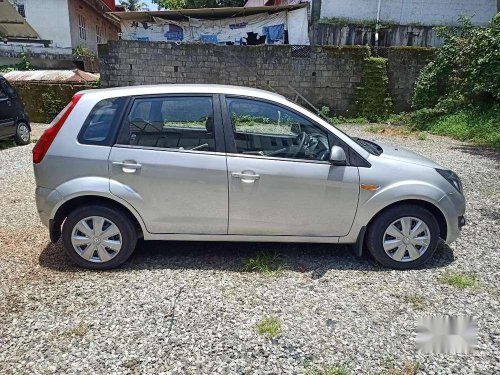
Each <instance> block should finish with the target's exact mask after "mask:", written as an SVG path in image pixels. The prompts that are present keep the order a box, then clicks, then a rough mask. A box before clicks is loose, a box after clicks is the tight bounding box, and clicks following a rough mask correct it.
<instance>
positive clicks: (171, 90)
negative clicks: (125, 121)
mask: <svg viewBox="0 0 500 375" xmlns="http://www.w3.org/2000/svg"><path fill="white" fill-rule="evenodd" d="M80 94H85V95H95V96H97V97H99V99H104V98H114V97H120V96H134V95H158V94H226V95H239V96H251V97H256V98H262V99H270V100H273V99H274V100H277V99H280V100H283V99H285V100H286V98H285V97H284V96H282V95H279V94H276V93H273V92H271V91H266V90H261V89H256V88H251V87H243V86H229V85H207V84H182V85H180V84H164V85H145V86H126V87H113V88H105V89H93V90H84V91H80Z"/></svg>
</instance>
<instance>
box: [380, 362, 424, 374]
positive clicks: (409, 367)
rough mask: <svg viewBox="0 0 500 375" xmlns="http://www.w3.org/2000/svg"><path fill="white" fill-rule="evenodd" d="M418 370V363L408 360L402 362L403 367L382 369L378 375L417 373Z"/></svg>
mask: <svg viewBox="0 0 500 375" xmlns="http://www.w3.org/2000/svg"><path fill="white" fill-rule="evenodd" d="M418 370H420V363H418V362H410V363H406V364H404V365H403V367H399V368H391V369H388V370H384V371H382V372H381V373H380V375H417V374H418Z"/></svg>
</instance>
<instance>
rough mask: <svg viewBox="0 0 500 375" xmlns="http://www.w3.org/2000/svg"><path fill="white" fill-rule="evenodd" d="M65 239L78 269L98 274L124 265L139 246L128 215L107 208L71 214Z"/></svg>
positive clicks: (90, 209)
mask: <svg viewBox="0 0 500 375" xmlns="http://www.w3.org/2000/svg"><path fill="white" fill-rule="evenodd" d="M62 237H63V244H64V249H65V250H66V252H67V254H68V255H69V257H70V258H71V259H72V260H73V261H74V262H75V263H76V264H77V265H79V266H81V267H84V268H89V269H98V270H107V269H112V268H115V267H118V266H120V265H122V264H123V263H125V262H126V261H127V260H128V258H129V257H130V255H132V253H133V251H134V249H135V245H136V243H137V231H136V229H135V228H134V225H133V223H132V222H131V221H130V219H129V218H128V217H127V215H125V214H123V213H122V212H121V211H117V210H114V209H112V208H110V207H105V206H104V207H103V206H86V207H81V208H79V209H77V210H75V211H74V212H72V213H71V214H69V215H68V217H67V219H66V221H65V222H64V225H63V230H62Z"/></svg>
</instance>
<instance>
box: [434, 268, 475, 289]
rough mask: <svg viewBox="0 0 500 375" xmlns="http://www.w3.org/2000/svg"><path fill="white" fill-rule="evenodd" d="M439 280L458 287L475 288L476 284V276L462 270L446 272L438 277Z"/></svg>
mask: <svg viewBox="0 0 500 375" xmlns="http://www.w3.org/2000/svg"><path fill="white" fill-rule="evenodd" d="M439 281H440V282H441V283H443V284H447V285H452V286H454V287H456V288H459V289H467V288H475V287H476V286H477V279H476V277H475V276H473V275H469V274H467V273H463V272H451V271H450V272H446V273H445V274H444V275H443V276H441V277H440V279H439Z"/></svg>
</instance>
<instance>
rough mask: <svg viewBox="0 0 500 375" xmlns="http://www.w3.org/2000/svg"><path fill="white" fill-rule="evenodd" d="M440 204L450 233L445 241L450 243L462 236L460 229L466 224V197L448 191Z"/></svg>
mask: <svg viewBox="0 0 500 375" xmlns="http://www.w3.org/2000/svg"><path fill="white" fill-rule="evenodd" d="M438 204H439V208H440V209H441V211H442V212H443V214H444V215H445V218H446V223H447V232H448V233H447V236H446V239H445V242H446V243H447V244H450V243H452V242H454V241H455V240H456V239H457V238H458V237H459V236H460V231H461V229H462V227H463V226H464V225H465V198H464V196H463V195H462V194H458V193H448V194H446V195H445V196H443V197H442V198H441V199H440V200H439V202H438Z"/></svg>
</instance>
